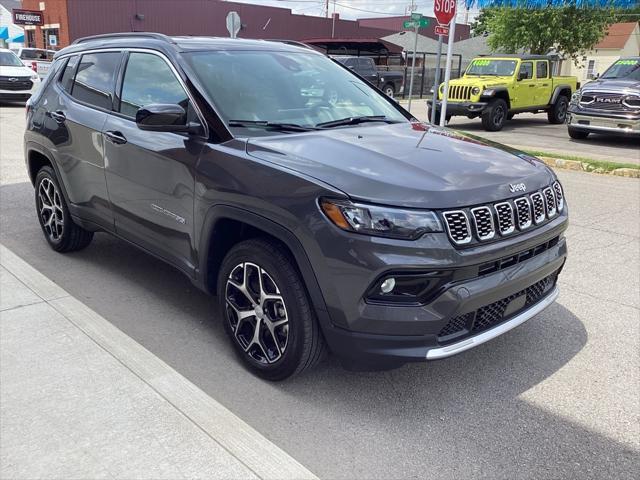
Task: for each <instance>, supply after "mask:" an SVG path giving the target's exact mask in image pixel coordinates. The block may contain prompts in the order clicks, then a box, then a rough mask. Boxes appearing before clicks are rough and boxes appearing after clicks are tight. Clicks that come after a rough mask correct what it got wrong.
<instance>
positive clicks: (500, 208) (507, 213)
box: [494, 202, 516, 235]
mask: <svg viewBox="0 0 640 480" xmlns="http://www.w3.org/2000/svg"><path fill="white" fill-rule="evenodd" d="M494 208H495V209H496V213H497V214H498V230H499V231H500V234H501V235H509V234H510V233H512V232H513V231H514V230H515V229H516V226H515V223H514V221H513V208H512V207H511V204H510V203H509V202H502V203H496V204H495V205H494Z"/></svg>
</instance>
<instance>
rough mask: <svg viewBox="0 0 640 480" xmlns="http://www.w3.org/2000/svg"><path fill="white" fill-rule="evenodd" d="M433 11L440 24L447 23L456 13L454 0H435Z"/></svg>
mask: <svg viewBox="0 0 640 480" xmlns="http://www.w3.org/2000/svg"><path fill="white" fill-rule="evenodd" d="M433 13H434V14H435V16H436V19H437V20H438V23H439V24H440V25H449V22H451V19H452V18H453V17H455V15H456V0H435V2H433Z"/></svg>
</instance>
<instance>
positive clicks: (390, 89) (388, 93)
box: [382, 83, 395, 98]
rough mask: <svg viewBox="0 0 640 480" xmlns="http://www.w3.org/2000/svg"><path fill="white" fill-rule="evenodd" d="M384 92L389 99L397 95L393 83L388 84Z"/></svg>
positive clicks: (383, 89)
mask: <svg viewBox="0 0 640 480" xmlns="http://www.w3.org/2000/svg"><path fill="white" fill-rule="evenodd" d="M382 91H383V92H384V94H385V95H386V96H387V97H390V98H393V94H394V93H395V88H394V87H393V84H391V83H387V84H386V85H385V86H384V87H383V88H382Z"/></svg>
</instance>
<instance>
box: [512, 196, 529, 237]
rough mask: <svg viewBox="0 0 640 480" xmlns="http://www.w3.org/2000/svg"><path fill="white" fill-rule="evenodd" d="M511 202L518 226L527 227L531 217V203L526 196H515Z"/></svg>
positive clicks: (520, 227)
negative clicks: (514, 209) (513, 205)
mask: <svg viewBox="0 0 640 480" xmlns="http://www.w3.org/2000/svg"><path fill="white" fill-rule="evenodd" d="M513 203H514V204H515V206H516V217H517V221H518V228H519V229H520V230H524V229H526V228H529V227H530V226H531V223H532V219H531V204H530V203H529V199H528V198H527V197H520V198H516V199H515V200H514V201H513Z"/></svg>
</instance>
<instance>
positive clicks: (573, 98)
mask: <svg viewBox="0 0 640 480" xmlns="http://www.w3.org/2000/svg"><path fill="white" fill-rule="evenodd" d="M579 100H580V90H576V91H575V92H573V94H572V95H571V103H578V101H579Z"/></svg>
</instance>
